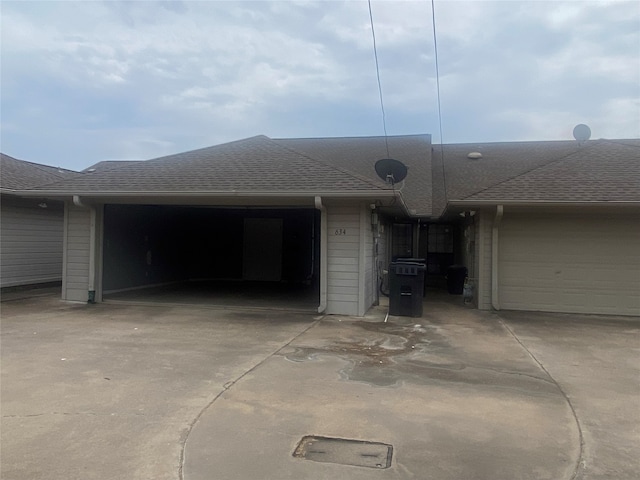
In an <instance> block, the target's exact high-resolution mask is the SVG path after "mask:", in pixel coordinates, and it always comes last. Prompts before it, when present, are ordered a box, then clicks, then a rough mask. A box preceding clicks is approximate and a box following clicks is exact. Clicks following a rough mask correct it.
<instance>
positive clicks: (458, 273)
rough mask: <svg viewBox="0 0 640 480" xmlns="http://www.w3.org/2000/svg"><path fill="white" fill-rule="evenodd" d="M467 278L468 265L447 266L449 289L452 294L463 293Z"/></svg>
mask: <svg viewBox="0 0 640 480" xmlns="http://www.w3.org/2000/svg"><path fill="white" fill-rule="evenodd" d="M466 278H467V267H465V266H464V265H451V266H450V267H449V268H447V291H448V292H449V293H450V294H451V295H462V291H463V290H464V280H465V279H466Z"/></svg>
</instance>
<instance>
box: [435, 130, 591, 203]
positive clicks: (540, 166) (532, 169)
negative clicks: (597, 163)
mask: <svg viewBox="0 0 640 480" xmlns="http://www.w3.org/2000/svg"><path fill="white" fill-rule="evenodd" d="M592 142H593V143H592V144H591V145H585V149H592V148H594V147H596V146H597V145H600V144H601V143H602V141H601V139H598V140H592ZM578 147H579V146H578ZM580 151H584V150H583V149H579V150H575V151H573V152H570V153H567V154H565V155H562V156H561V157H559V158H556V159H554V160H550V161H549V162H547V163H545V164H544V165H537V166H535V167H533V168H530V169H529V170H526V171H524V172H522V173H519V174H518V175H514V176H513V177H510V178H507V179H506V180H502V181H501V182H498V183H494V184H493V185H490V186H488V187H485V188H483V189H481V190H478V191H477V192H473V193H471V194H469V195H467V196H466V197H464V198H470V197H473V196H474V195H478V194H480V193H482V192H486V191H488V190H491V189H492V188H495V187H498V186H500V185H504V184H505V183H507V182H511V181H513V180H515V179H516V178H520V177H523V176H525V175H529V174H530V173H532V172H535V171H536V170H539V169H542V168H547V167H548V166H550V165H554V164H556V163H559V162H561V161H563V160H566V159H567V158H568V157H570V156H572V155H575V154H577V153H579V152H580ZM443 163H444V161H443ZM464 198H462V199H460V200H463V199H464Z"/></svg>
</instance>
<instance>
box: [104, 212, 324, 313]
mask: <svg viewBox="0 0 640 480" xmlns="http://www.w3.org/2000/svg"><path fill="white" fill-rule="evenodd" d="M319 224H320V220H319V212H317V211H316V210H315V209H310V208H259V207H238V208H228V207H225V208H219V207H200V206H189V207H188V206H164V205H105V208H104V241H103V270H102V271H103V276H102V285H103V299H104V300H121V301H127V300H128V301H136V302H156V303H181V304H198V305H221V306H245V307H246V306H254V307H272V308H291V309H303V310H315V309H316V307H317V306H318V303H319V273H318V272H319V265H320V262H319V253H320V249H319Z"/></svg>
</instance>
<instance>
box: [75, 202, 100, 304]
mask: <svg viewBox="0 0 640 480" xmlns="http://www.w3.org/2000/svg"><path fill="white" fill-rule="evenodd" d="M73 204H74V205H75V206H76V207H80V208H88V209H89V215H90V226H89V284H88V295H87V303H96V209H95V208H93V207H91V206H90V205H86V204H85V203H83V201H82V199H81V198H80V196H79V195H74V196H73Z"/></svg>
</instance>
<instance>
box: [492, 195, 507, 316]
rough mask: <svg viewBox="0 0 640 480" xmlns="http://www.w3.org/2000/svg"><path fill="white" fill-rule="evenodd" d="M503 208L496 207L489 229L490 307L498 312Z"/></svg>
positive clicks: (500, 206)
mask: <svg viewBox="0 0 640 480" xmlns="http://www.w3.org/2000/svg"><path fill="white" fill-rule="evenodd" d="M503 214H504V207H503V206H502V205H496V216H495V217H494V219H493V228H492V229H491V306H492V307H493V309H494V310H500V297H499V295H498V293H499V292H498V252H499V246H500V245H499V243H498V242H499V241H500V240H499V235H498V234H499V233H500V231H499V230H500V224H501V223H502V215H503Z"/></svg>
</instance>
